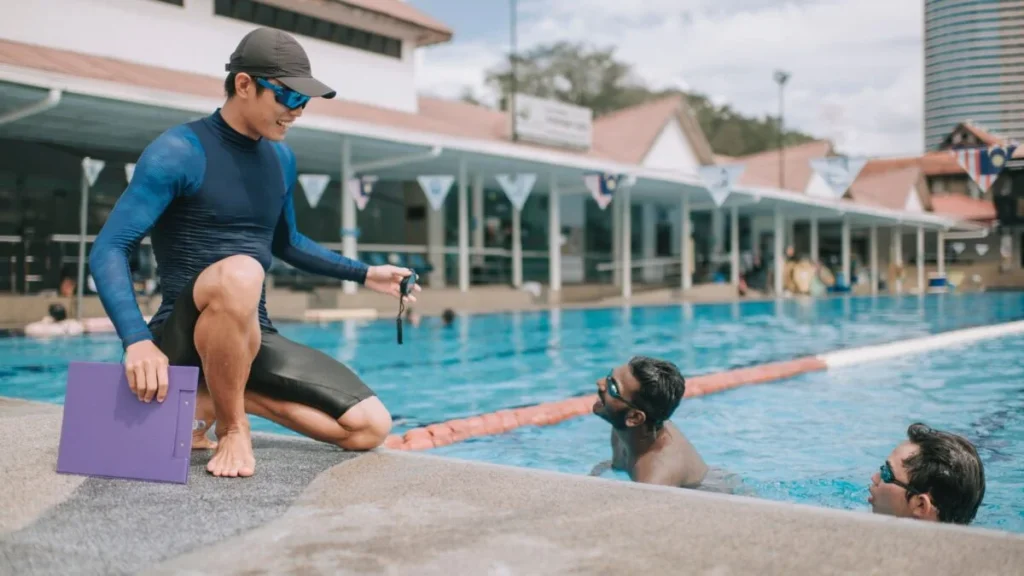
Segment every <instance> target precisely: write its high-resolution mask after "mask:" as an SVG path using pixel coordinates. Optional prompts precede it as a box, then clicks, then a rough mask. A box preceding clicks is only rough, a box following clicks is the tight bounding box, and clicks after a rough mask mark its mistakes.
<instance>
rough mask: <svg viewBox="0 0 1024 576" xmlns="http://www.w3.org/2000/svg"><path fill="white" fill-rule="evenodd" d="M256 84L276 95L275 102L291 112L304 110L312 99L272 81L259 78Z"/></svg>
mask: <svg viewBox="0 0 1024 576" xmlns="http://www.w3.org/2000/svg"><path fill="white" fill-rule="evenodd" d="M256 83H258V84H259V85H260V86H263V87H264V88H266V89H267V90H270V91H271V92H273V93H274V100H277V103H278V104H280V105H282V106H284V107H285V108H287V109H289V110H295V109H296V108H303V107H305V106H306V104H307V103H308V102H309V100H310V97H309V96H306V95H305V94H299V93H298V92H296V91H295V90H292V89H291V88H285V87H284V86H278V85H277V84H274V83H273V82H271V81H270V80H267V79H265V78H257V79H256Z"/></svg>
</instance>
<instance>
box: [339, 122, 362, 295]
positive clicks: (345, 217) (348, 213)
mask: <svg viewBox="0 0 1024 576" xmlns="http://www.w3.org/2000/svg"><path fill="white" fill-rule="evenodd" d="M350 178H352V141H351V140H350V139H348V138H345V139H343V140H342V141H341V254H342V256H344V257H346V258H351V259H352V260H358V259H359V246H358V244H357V240H356V227H357V226H358V224H357V222H356V199H355V198H353V197H352V192H351V191H350V190H349V189H348V186H346V185H345V183H346V182H348V181H349V179H350ZM357 288H358V285H357V284H356V283H355V282H349V281H345V282H342V285H341V291H342V293H343V294H355V293H356V289H357Z"/></svg>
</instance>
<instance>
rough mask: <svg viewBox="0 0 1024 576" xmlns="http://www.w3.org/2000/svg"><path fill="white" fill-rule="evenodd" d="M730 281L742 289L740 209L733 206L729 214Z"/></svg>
mask: <svg viewBox="0 0 1024 576" xmlns="http://www.w3.org/2000/svg"><path fill="white" fill-rule="evenodd" d="M729 279H730V281H731V283H732V285H733V287H734V288H736V289H737V290H738V289H739V287H740V209H739V207H737V206H733V207H732V208H731V209H730V212H729Z"/></svg>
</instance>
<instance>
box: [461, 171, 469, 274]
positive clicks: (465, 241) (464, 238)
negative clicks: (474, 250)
mask: <svg viewBox="0 0 1024 576" xmlns="http://www.w3.org/2000/svg"><path fill="white" fill-rule="evenodd" d="M467 179H468V176H467V174H466V157H465V156H463V157H461V158H459V291H460V292H468V291H469V191H468V187H467V184H468V182H466V180H467Z"/></svg>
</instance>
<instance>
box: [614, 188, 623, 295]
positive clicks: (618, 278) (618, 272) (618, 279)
mask: <svg viewBox="0 0 1024 576" xmlns="http://www.w3.org/2000/svg"><path fill="white" fill-rule="evenodd" d="M618 196H619V191H618V190H616V191H615V197H614V198H613V200H612V262H613V263H614V264H615V266H612V283H613V284H615V285H616V286H622V269H621V268H619V266H618V262H619V260H620V259H621V258H622V202H620V201H619V199H618Z"/></svg>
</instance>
